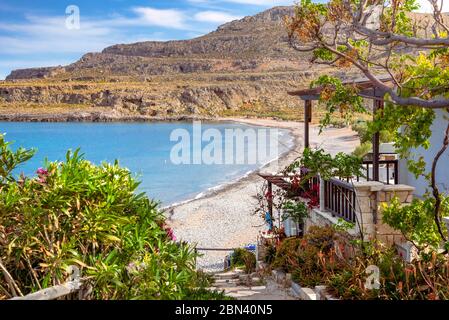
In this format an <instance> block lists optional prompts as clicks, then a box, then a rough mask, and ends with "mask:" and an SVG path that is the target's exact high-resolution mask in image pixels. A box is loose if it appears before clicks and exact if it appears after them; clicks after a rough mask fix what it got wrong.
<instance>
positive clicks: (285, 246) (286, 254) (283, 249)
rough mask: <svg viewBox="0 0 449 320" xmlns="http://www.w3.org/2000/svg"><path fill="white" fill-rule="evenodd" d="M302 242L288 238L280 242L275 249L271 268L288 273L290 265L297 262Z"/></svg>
mask: <svg viewBox="0 0 449 320" xmlns="http://www.w3.org/2000/svg"><path fill="white" fill-rule="evenodd" d="M302 242H303V239H299V238H288V239H285V240H284V241H282V242H281V243H280V245H279V246H278V248H277V252H276V257H275V258H274V262H273V264H272V267H273V268H278V269H282V270H284V271H286V272H290V271H291V270H292V265H294V264H295V262H296V261H297V258H298V253H299V250H300V248H301V245H302Z"/></svg>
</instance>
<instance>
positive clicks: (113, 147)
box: [0, 122, 293, 205]
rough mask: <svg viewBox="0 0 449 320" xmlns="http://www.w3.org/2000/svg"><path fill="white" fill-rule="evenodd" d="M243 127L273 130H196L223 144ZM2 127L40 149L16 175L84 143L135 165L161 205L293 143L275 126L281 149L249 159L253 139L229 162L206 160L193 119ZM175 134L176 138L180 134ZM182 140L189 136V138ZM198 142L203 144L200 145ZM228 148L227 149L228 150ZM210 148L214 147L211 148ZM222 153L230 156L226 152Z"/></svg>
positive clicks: (101, 155)
mask: <svg viewBox="0 0 449 320" xmlns="http://www.w3.org/2000/svg"><path fill="white" fill-rule="evenodd" d="M239 129H241V130H247V129H251V130H253V131H254V132H262V133H263V132H264V129H267V130H266V131H269V129H268V128H263V127H254V126H249V125H244V124H239V123H234V122H215V123H204V122H203V123H201V128H200V129H198V127H196V129H195V130H197V131H196V134H198V132H199V133H200V139H201V138H203V139H205V137H204V136H203V134H204V133H207V132H208V133H209V138H210V133H214V134H215V137H216V138H215V140H217V139H218V138H219V137H220V135H219V134H221V139H222V141H221V142H220V143H221V144H222V146H226V145H229V144H230V143H231V142H230V141H229V139H226V132H227V131H230V130H234V131H235V130H237V131H238V130H239ZM175 130H176V131H175ZM231 132H232V131H231ZM0 133H6V140H7V141H12V142H14V144H13V148H17V147H19V146H22V147H25V148H36V149H37V153H36V155H35V156H34V157H33V158H32V159H31V160H30V161H29V162H27V163H26V164H24V165H22V166H21V167H19V168H18V170H16V172H15V174H17V175H18V174H19V173H21V172H23V173H25V174H26V175H29V176H34V175H35V172H36V170H37V169H38V168H39V167H42V166H44V163H45V159H48V160H49V161H63V160H64V158H65V155H66V152H67V150H69V149H72V150H75V149H77V148H80V149H81V152H82V153H83V154H84V157H85V158H86V159H88V160H90V161H92V162H94V163H96V164H100V163H101V162H103V161H107V162H113V161H114V160H116V159H117V160H118V161H119V162H120V164H121V165H122V166H124V167H127V168H128V169H129V170H131V172H133V174H134V175H135V176H137V178H138V179H139V180H140V181H141V185H140V190H141V191H144V192H146V193H147V194H148V196H149V197H150V198H153V199H155V200H158V201H160V202H161V203H162V205H171V204H174V203H179V202H182V201H186V200H188V199H192V198H195V197H199V196H201V195H204V194H205V193H206V192H207V191H208V190H210V189H212V188H217V186H222V185H224V184H226V183H229V182H231V181H235V180H237V179H239V178H241V177H242V176H244V175H246V174H248V173H249V172H251V171H254V170H256V169H258V168H259V167H261V166H263V165H264V164H265V163H266V162H267V160H273V159H275V158H277V157H279V156H280V154H282V153H284V152H286V151H287V150H288V149H289V148H290V147H291V146H292V145H293V139H292V137H291V136H290V134H289V133H288V131H287V130H278V131H277V132H276V134H277V139H278V142H279V144H278V151H277V154H271V155H268V156H267V158H264V159H263V161H260V160H261V159H259V158H258V159H257V160H258V161H257V163H254V161H249V160H248V159H249V158H251V157H252V156H254V151H255V150H256V149H257V148H259V144H257V146H252V145H251V142H248V141H247V142H246V143H245V152H246V153H247V154H245V159H244V160H245V161H241V162H237V161H234V162H233V163H230V164H217V163H216V162H215V163H214V164H206V163H204V162H205V161H203V159H202V158H201V155H202V154H203V153H204V152H205V151H204V148H205V147H206V146H207V145H208V144H209V143H210V142H211V141H212V140H210V139H209V140H208V139H205V141H202V140H198V139H196V140H195V139H194V126H193V123H192V122H156V123H22V122H0ZM176 133H181V134H176ZM182 133H184V136H186V135H187V134H188V135H191V139H190V138H189V140H188V141H189V143H184V144H182V146H183V148H184V149H182V152H175V153H173V150H174V148H175V150H177V151H179V146H180V144H179V143H180V142H181V136H183V134H182ZM173 135H174V137H173ZM217 135H218V136H217ZM171 136H172V137H171ZM267 136H268V135H267ZM176 137H177V139H175V138H176ZM217 137H218V138H217ZM262 137H263V136H262ZM170 138H172V139H170ZM267 139H268V137H267ZM182 141H184V142H186V141H187V140H182ZM195 141H196V142H195ZM198 141H200V144H198ZM216 142H217V141H215V143H216ZM234 144H235V142H234ZM199 145H200V149H198V146H199ZM176 146H178V148H176ZM195 147H196V148H195ZM265 147H266V148H267V150H268V149H269V148H270V144H269V143H268V142H267V145H266V146H265ZM224 148H225V147H223V150H222V151H221V152H222V153H225V152H224ZM187 149H188V150H187ZM259 149H260V148H259ZM206 150H209V151H210V149H206ZM216 152H217V151H215V150H214V151H213V152H211V153H206V154H211V155H213V156H217V155H218V156H219V154H217V153H216ZM258 152H259V151H258ZM173 154H175V155H176V156H177V157H182V159H184V160H186V159H188V158H190V159H192V160H191V161H190V163H186V162H187V161H184V162H183V163H181V164H179V162H180V161H179V158H176V159H175V161H173ZM222 156H223V158H224V157H225V155H224V154H223V155H222ZM268 158H269V159H268ZM215 159H217V158H215ZM240 160H242V159H240ZM223 162H224V161H223ZM242 162H243V163H242ZM262 162H264V163H262ZM195 163H196V164H195Z"/></svg>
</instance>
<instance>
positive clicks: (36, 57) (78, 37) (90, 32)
mask: <svg viewBox="0 0 449 320" xmlns="http://www.w3.org/2000/svg"><path fill="white" fill-rule="evenodd" d="M317 1H322V2H325V0H317ZM419 1H420V2H422V3H426V2H427V0H419ZM295 2H296V0H171V1H167V0H0V79H4V78H5V77H6V76H7V75H8V74H9V73H10V72H11V70H14V69H20V68H30V67H43V66H56V65H66V64H69V63H72V62H74V61H76V60H78V59H79V58H80V57H81V56H82V55H83V54H85V53H88V52H98V51H101V50H102V49H104V48H105V47H107V46H110V45H113V44H118V43H133V42H138V41H149V40H157V41H166V40H181V39H190V38H193V37H198V36H201V35H203V34H206V33H208V32H211V31H213V30H215V29H216V28H217V27H218V26H219V25H221V24H223V23H226V22H229V21H232V20H235V19H240V18H243V17H244V16H248V15H253V14H256V13H259V12H261V11H264V10H266V9H268V8H271V7H274V6H278V5H292V4H294V3H295ZM444 2H445V4H444V5H445V6H447V7H448V8H447V11H449V0H444ZM429 9H430V7H427V8H426V7H424V10H429ZM78 10H79V19H78V18H77V17H78V15H77V13H78Z"/></svg>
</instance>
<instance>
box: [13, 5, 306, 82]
mask: <svg viewBox="0 0 449 320" xmlns="http://www.w3.org/2000/svg"><path fill="white" fill-rule="evenodd" d="M293 12H294V9H293V7H276V8H273V9H271V10H267V11H265V12H262V13H260V14H258V15H255V16H250V17H246V18H243V19H241V20H237V21H233V22H229V23H226V24H224V25H222V26H220V27H219V28H218V29H217V30H216V31H214V32H211V33H209V34H207V35H205V36H202V37H199V38H195V39H192V40H182V41H168V42H156V41H147V42H140V43H135V44H118V45H114V46H111V47H108V48H106V49H104V50H103V51H102V52H101V53H88V54H86V55H84V56H83V57H82V58H81V59H80V60H79V61H77V62H75V63H73V64H71V65H69V66H66V67H65V68H62V67H54V68H52V67H49V68H35V69H25V70H17V71H13V72H12V73H11V74H10V75H9V76H8V78H7V80H17V79H35V78H51V77H55V76H58V75H61V74H62V73H64V72H65V73H67V76H69V75H71V76H73V75H74V76H75V77H76V75H77V74H84V75H85V76H86V74H89V75H90V76H92V77H94V78H95V77H100V76H103V75H105V74H106V75H115V76H127V75H133V76H135V75H141V76H142V75H143V76H145V75H146V76H151V75H165V74H179V73H181V74H183V73H207V72H223V71H231V72H235V71H251V70H253V71H256V70H257V71H264V70H265V66H266V64H267V62H271V65H275V64H276V63H275V62H276V61H283V63H282V65H283V68H284V69H285V68H290V69H292V70H298V65H297V62H298V60H301V57H300V56H299V55H298V53H297V52H295V51H294V50H293V49H291V48H290V47H289V45H288V41H287V34H286V30H285V27H284V25H283V22H282V20H283V18H284V17H285V16H288V15H292V14H293Z"/></svg>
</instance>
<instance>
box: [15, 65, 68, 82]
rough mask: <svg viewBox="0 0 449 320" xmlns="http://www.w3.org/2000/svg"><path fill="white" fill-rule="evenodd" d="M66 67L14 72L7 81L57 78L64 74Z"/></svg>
mask: <svg viewBox="0 0 449 320" xmlns="http://www.w3.org/2000/svg"><path fill="white" fill-rule="evenodd" d="M64 72H65V68H64V67H61V66H59V67H46V68H32V69H19V70H14V71H12V72H11V74H10V75H9V76H8V77H6V80H21V79H34V78H35V79H46V78H51V77H55V76H57V75H58V74H61V73H64Z"/></svg>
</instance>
